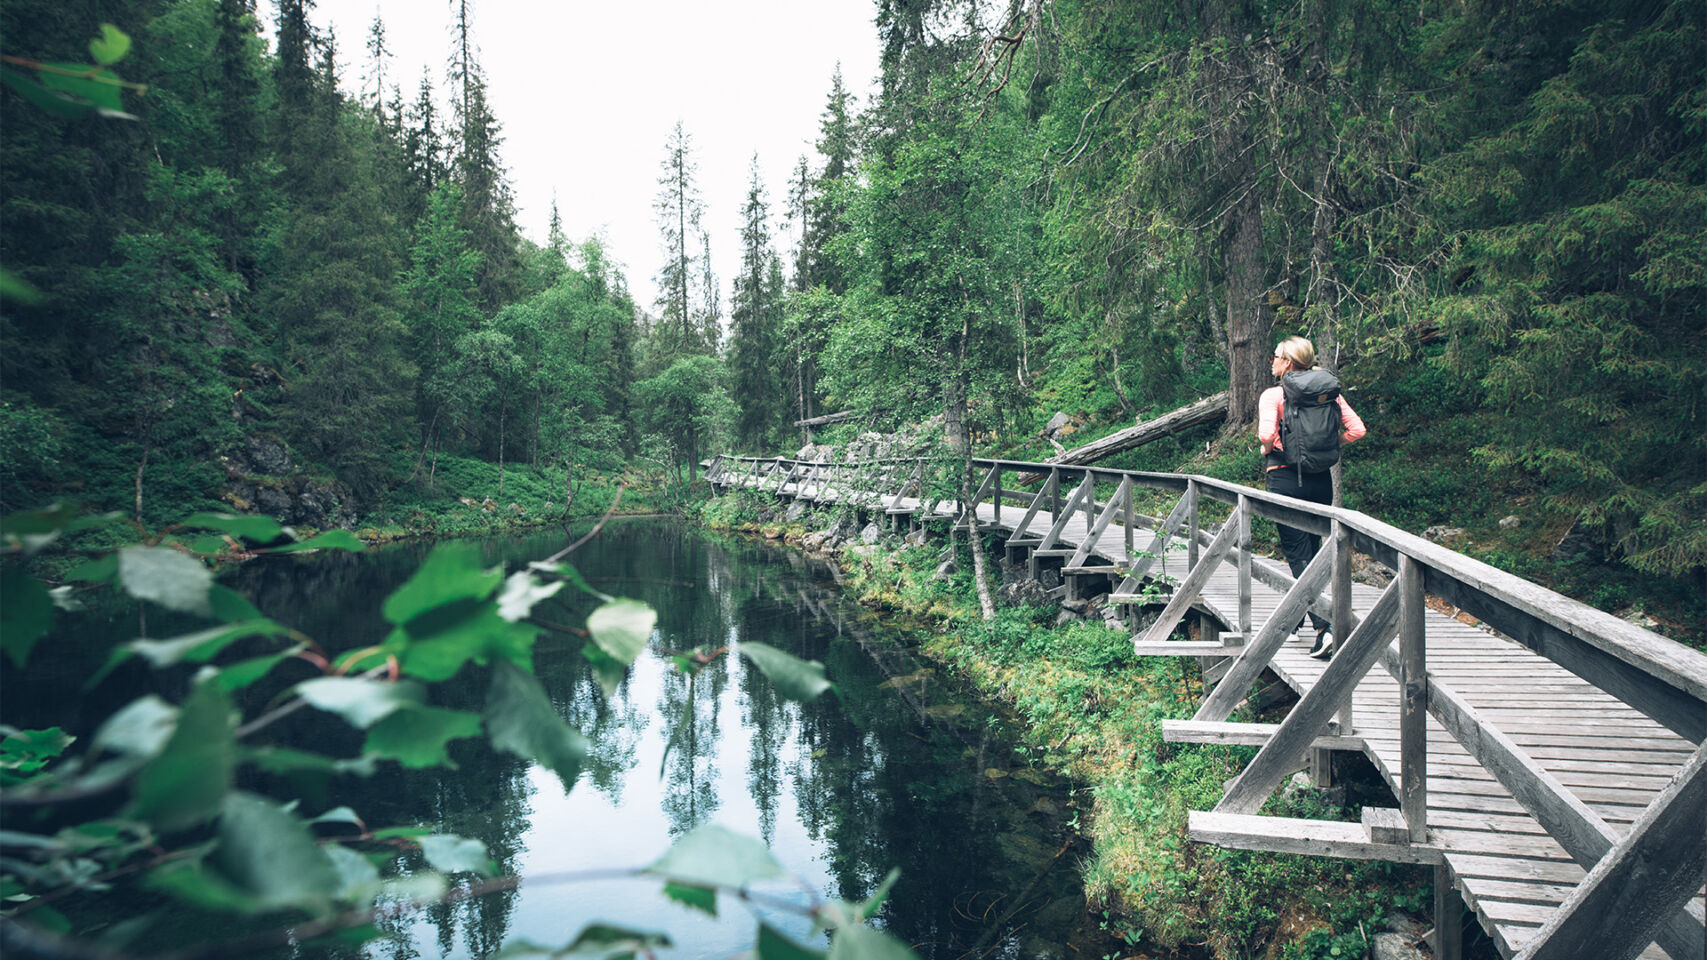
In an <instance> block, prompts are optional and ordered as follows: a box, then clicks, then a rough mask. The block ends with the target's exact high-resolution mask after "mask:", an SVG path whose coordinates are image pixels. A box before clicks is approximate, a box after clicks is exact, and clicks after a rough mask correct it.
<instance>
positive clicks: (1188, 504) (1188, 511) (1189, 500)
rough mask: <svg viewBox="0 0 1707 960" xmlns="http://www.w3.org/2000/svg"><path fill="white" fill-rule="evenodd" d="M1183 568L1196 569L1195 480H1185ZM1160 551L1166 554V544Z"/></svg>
mask: <svg viewBox="0 0 1707 960" xmlns="http://www.w3.org/2000/svg"><path fill="white" fill-rule="evenodd" d="M1185 526H1186V541H1185V569H1186V570H1187V572H1189V571H1192V570H1196V569H1197V481H1196V480H1187V481H1186V482H1185ZM1162 553H1163V555H1164V556H1165V555H1166V554H1167V544H1165V543H1164V544H1163V545H1162Z"/></svg>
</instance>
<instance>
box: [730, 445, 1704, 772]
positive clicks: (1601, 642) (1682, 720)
mask: <svg viewBox="0 0 1707 960" xmlns="http://www.w3.org/2000/svg"><path fill="white" fill-rule="evenodd" d="M719 459H721V460H737V461H746V460H754V459H760V460H766V462H776V463H778V464H800V465H814V466H817V465H824V466H828V465H829V463H828V461H810V460H791V459H789V458H780V459H776V460H771V459H770V458H749V457H733V456H724V457H720V458H719ZM872 459H873V460H877V461H883V462H901V461H906V462H913V463H918V464H921V465H924V466H928V465H929V464H930V463H931V462H932V461H930V460H927V459H925V458H920V457H879V458H872ZM943 462H944V463H945V464H946V463H947V461H943ZM972 463H973V464H974V465H975V466H978V467H982V468H985V469H992V470H993V469H997V468H1000V469H1001V470H1003V471H1019V470H1024V471H1027V472H1036V473H1042V474H1045V475H1047V474H1049V473H1050V472H1051V471H1058V475H1059V476H1061V477H1062V478H1063V480H1065V479H1066V478H1068V477H1079V476H1083V475H1088V474H1100V475H1102V476H1105V477H1107V478H1109V479H1113V480H1119V479H1120V478H1128V479H1130V480H1131V481H1132V482H1133V483H1134V484H1138V485H1143V486H1146V487H1150V488H1152V489H1158V490H1166V491H1172V492H1181V493H1183V492H1184V491H1185V489H1186V487H1187V485H1188V484H1190V485H1195V486H1196V488H1197V489H1198V491H1199V492H1200V494H1201V495H1204V496H1208V497H1210V498H1212V499H1215V500H1218V501H1221V502H1223V503H1226V504H1228V505H1230V506H1237V505H1238V502H1239V500H1240V498H1244V499H1245V501H1246V503H1247V504H1248V505H1249V507H1250V509H1251V511H1252V512H1253V513H1254V514H1255V515H1257V516H1261V517H1266V518H1268V519H1270V520H1274V521H1276V522H1278V523H1284V524H1287V525H1289V526H1293V527H1298V528H1300V529H1304V530H1307V531H1309V532H1311V533H1316V534H1319V535H1328V534H1331V533H1332V532H1333V530H1334V525H1335V524H1336V523H1337V524H1340V525H1342V527H1343V529H1344V530H1345V532H1347V533H1348V534H1349V535H1350V540H1351V545H1352V547H1353V548H1354V549H1356V550H1358V551H1361V552H1363V553H1365V554H1367V555H1369V556H1371V557H1373V558H1374V559H1376V560H1378V561H1380V562H1381V563H1383V564H1385V565H1387V566H1388V567H1390V568H1392V569H1395V570H1397V569H1398V567H1399V565H1400V562H1401V561H1400V558H1401V557H1410V558H1411V559H1412V560H1414V561H1416V562H1417V563H1418V564H1419V565H1420V566H1421V568H1422V571H1423V576H1424V587H1425V589H1426V590H1427V591H1429V592H1431V593H1434V594H1436V595H1438V596H1441V597H1442V598H1443V599H1445V600H1447V601H1448V602H1450V603H1453V604H1455V605H1457V606H1458V607H1459V608H1460V609H1462V610H1464V611H1466V612H1468V613H1470V614H1471V615H1472V616H1475V617H1476V618H1477V619H1480V620H1482V621H1483V622H1485V623H1487V624H1489V625H1490V626H1492V627H1493V628H1494V629H1496V630H1498V631H1500V632H1501V633H1504V634H1506V635H1507V636H1510V637H1511V638H1512V639H1514V640H1516V641H1517V642H1518V643H1521V644H1522V645H1524V646H1525V647H1528V648H1529V649H1531V650H1533V651H1535V652H1536V653H1538V654H1540V655H1541V656H1543V657H1546V658H1547V659H1549V660H1552V661H1554V662H1555V663H1558V664H1559V665H1560V666H1563V667H1565V668H1566V669H1567V670H1570V671H1572V672H1573V673H1576V674H1578V675H1579V676H1583V677H1584V678H1585V679H1589V680H1591V681H1593V682H1594V683H1596V684H1597V685H1599V686H1602V687H1603V688H1605V689H1606V690H1607V692H1608V693H1611V694H1613V695H1614V696H1617V697H1618V698H1619V699H1622V700H1624V701H1625V702H1627V703H1630V704H1631V705H1632V706H1635V707H1636V708H1637V709H1640V710H1642V711H1643V712H1644V713H1647V714H1648V715H1649V716H1652V717H1653V718H1654V719H1655V720H1657V721H1659V722H1660V723H1661V724H1664V725H1665V726H1667V727H1669V728H1670V729H1672V730H1673V731H1675V732H1677V733H1678V734H1679V735H1680V736H1683V737H1684V738H1685V739H1687V740H1689V741H1690V742H1692V743H1695V744H1700V743H1702V742H1703V740H1707V708H1704V707H1703V704H1704V703H1707V655H1704V654H1702V653H1700V652H1699V651H1696V650H1692V649H1690V648H1689V647H1686V646H1684V645H1683V644H1680V643H1678V642H1676V641H1674V640H1670V639H1668V638H1666V637H1663V636H1661V635H1659V634H1657V633H1654V632H1653V631H1651V630H1646V629H1644V628H1642V627H1639V626H1637V625H1635V624H1632V623H1629V622H1627V621H1624V620H1621V619H1619V618H1618V617H1615V616H1613V615H1612V614H1609V613H1605V612H1603V611H1600V610H1596V609H1595V608H1593V607H1591V606H1589V605H1587V604H1585V603H1582V602H1580V601H1577V600H1573V599H1571V598H1569V597H1566V596H1564V595H1562V594H1558V593H1555V592H1553V591H1551V590H1548V589H1546V588H1545V587H1541V586H1539V585H1537V584H1533V583H1530V582H1529V581H1527V580H1524V579H1522V578H1521V577H1518V576H1516V575H1514V574H1510V573H1507V572H1505V571H1503V570H1500V569H1498V568H1497V567H1493V566H1490V565H1488V564H1486V563H1483V562H1482V561H1480V560H1476V559H1473V558H1471V557H1467V556H1465V555H1463V554H1461V553H1458V552H1456V551H1454V550H1451V549H1448V548H1446V547H1443V546H1441V545H1439V544H1436V543H1433V542H1431V541H1428V540H1425V539H1423V538H1422V537H1419V536H1416V535H1415V534H1411V533H1407V532H1405V531H1403V530H1400V529H1398V528H1397V527H1393V526H1391V525H1389V524H1386V523H1383V522H1382V521H1380V520H1377V519H1375V518H1374V517H1370V516H1368V515H1367V514H1363V513H1360V512H1358V511H1356V510H1349V509H1346V508H1343V507H1331V506H1323V505H1320V504H1315V503H1311V502H1309V501H1305V500H1297V499H1293V498H1291V497H1286V496H1282V495H1280V494H1276V493H1270V492H1269V491H1267V490H1262V489H1258V488H1255V487H1250V486H1246V485H1244V484H1239V483H1234V482H1231V481H1227V480H1220V479H1217V478H1214V477H1207V476H1202V475H1198V474H1178V473H1156V472H1151V471H1143V470H1117V469H1113V468H1109V467H1096V466H1086V465H1074V464H1051V463H1042V462H1035V461H1021V460H1002V459H994V458H986V457H975V458H973V459H972ZM979 502H986V501H983V500H980V501H979ZM1650 681H1657V684H1658V686H1657V687H1656V686H1655V685H1654V683H1652V682H1650ZM1644 688H1645V689H1644ZM1664 691H1670V694H1667V693H1665V692H1664Z"/></svg>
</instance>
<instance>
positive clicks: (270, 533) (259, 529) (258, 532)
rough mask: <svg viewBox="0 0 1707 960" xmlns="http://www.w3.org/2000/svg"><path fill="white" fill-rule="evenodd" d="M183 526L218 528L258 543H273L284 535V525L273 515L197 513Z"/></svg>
mask: <svg viewBox="0 0 1707 960" xmlns="http://www.w3.org/2000/svg"><path fill="white" fill-rule="evenodd" d="M181 526H185V527H196V528H198V529H201V530H218V531H219V532H220V533H228V534H230V535H231V536H233V537H235V538H237V539H239V540H253V541H255V542H256V543H271V542H272V541H274V540H277V539H278V538H279V537H281V536H283V535H284V527H282V526H280V525H279V522H278V521H277V520H274V519H273V518H272V517H258V516H250V515H247V514H234V513H196V514H191V515H190V516H189V517H188V518H186V519H185V520H184V521H183V523H182V524H181Z"/></svg>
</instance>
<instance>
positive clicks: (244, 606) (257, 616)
mask: <svg viewBox="0 0 1707 960" xmlns="http://www.w3.org/2000/svg"><path fill="white" fill-rule="evenodd" d="M207 605H208V610H209V611H210V612H212V614H213V617H214V619H215V620H223V621H225V622H226V623H235V622H236V621H238V620H262V619H265V618H264V617H262V616H261V611H259V610H257V609H255V605H254V604H252V603H250V602H249V599H248V598H247V597H245V596H243V595H242V594H241V593H238V592H237V591H235V590H233V589H231V588H230V587H222V586H220V585H219V584H217V583H216V584H214V585H213V586H212V587H211V588H210V589H209V590H208V592H207Z"/></svg>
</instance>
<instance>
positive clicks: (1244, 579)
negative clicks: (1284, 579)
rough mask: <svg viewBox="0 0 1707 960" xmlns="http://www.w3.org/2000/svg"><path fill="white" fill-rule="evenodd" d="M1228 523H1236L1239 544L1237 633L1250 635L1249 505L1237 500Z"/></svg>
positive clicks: (1246, 501) (1244, 499) (1236, 548)
mask: <svg viewBox="0 0 1707 960" xmlns="http://www.w3.org/2000/svg"><path fill="white" fill-rule="evenodd" d="M1227 522H1228V523H1235V522H1236V523H1237V524H1238V527H1239V542H1238V543H1237V544H1236V545H1235V550H1236V551H1237V556H1238V561H1239V632H1240V633H1242V634H1244V635H1245V636H1250V633H1251V503H1250V501H1249V500H1248V499H1246V498H1244V497H1240V498H1239V508H1238V510H1237V511H1236V512H1235V513H1234V514H1233V518H1232V519H1231V520H1229V521H1227Z"/></svg>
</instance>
